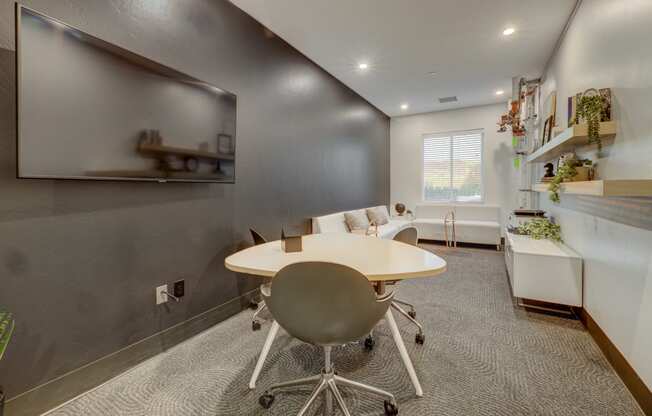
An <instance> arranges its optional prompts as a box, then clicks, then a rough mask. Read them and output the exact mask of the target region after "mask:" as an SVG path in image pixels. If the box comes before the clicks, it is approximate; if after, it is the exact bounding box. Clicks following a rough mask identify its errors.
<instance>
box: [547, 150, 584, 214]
mask: <svg viewBox="0 0 652 416" xmlns="http://www.w3.org/2000/svg"><path fill="white" fill-rule="evenodd" d="M592 179H593V162H592V161H591V160H589V159H577V158H576V157H575V156H574V155H572V156H567V157H564V158H562V159H560V161H559V167H558V168H557V173H556V174H555V176H554V178H552V180H551V181H550V185H548V191H550V194H549V197H550V200H551V201H552V202H554V203H559V190H560V189H561V184H562V183H563V182H573V181H589V180H592Z"/></svg>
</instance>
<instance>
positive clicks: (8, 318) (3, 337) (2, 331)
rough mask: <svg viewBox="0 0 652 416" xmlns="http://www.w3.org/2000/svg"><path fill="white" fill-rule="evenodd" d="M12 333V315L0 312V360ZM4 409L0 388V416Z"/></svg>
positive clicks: (3, 397) (3, 398)
mask: <svg viewBox="0 0 652 416" xmlns="http://www.w3.org/2000/svg"><path fill="white" fill-rule="evenodd" d="M13 331H14V318H13V315H12V314H11V313H9V312H0V360H2V356H3V355H4V352H5V350H6V349H7V345H9V339H10V338H11V334H12V333H13ZM4 408H5V394H4V391H3V390H2V386H0V416H2V415H3V414H4Z"/></svg>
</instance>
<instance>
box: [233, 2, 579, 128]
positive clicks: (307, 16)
mask: <svg viewBox="0 0 652 416" xmlns="http://www.w3.org/2000/svg"><path fill="white" fill-rule="evenodd" d="M231 1H232V2H233V3H234V4H235V5H236V6H238V7H240V8H241V9H242V10H244V11H245V12H247V13H248V14H250V15H251V16H253V17H254V18H255V19H256V20H258V21H259V22H261V23H262V24H263V25H265V26H267V27H268V28H269V29H271V30H272V31H273V32H275V33H276V34H278V35H279V36H280V37H282V38H283V39H285V40H286V41H287V42H289V43H290V44H291V45H292V46H294V47H295V48H297V49H298V50H299V51H301V52H302V53H303V54H305V55H306V56H308V57H309V58H310V59H312V60H313V61H315V62H316V63H317V64H319V65H320V66H322V67H323V68H324V69H326V70H327V71H328V72H330V73H331V74H333V75H334V76H335V77H337V78H338V79H340V80H341V81H342V82H344V83H345V84H346V85H348V86H349V87H351V88H352V89H353V90H354V91H356V92H357V93H358V94H360V95H361V96H363V97H364V98H366V99H367V100H368V101H369V102H371V103H372V104H374V105H375V106H377V107H378V108H380V109H381V110H382V111H384V112H385V113H386V114H388V115H390V116H397V115H404V114H415V113H423V112H429V111H439V110H445V109H450V108H460V107H469V106H475V105H482V104H490V103H497V102H506V100H507V96H508V95H509V94H510V93H511V78H512V77H513V76H517V75H527V76H530V77H537V76H540V75H541V72H542V70H543V68H544V66H545V64H546V62H547V60H548V58H549V57H550V55H551V53H552V51H553V49H554V45H555V43H556V42H557V39H558V38H559V36H560V34H561V32H562V30H563V28H564V25H565V23H566V21H567V19H568V17H569V15H570V13H571V11H572V9H573V7H574V5H575V1H576V0H231ZM508 26H513V27H515V28H516V30H517V31H516V33H515V34H514V35H512V36H510V37H505V36H503V34H502V31H503V30H504V29H505V28H506V27H508ZM362 62H365V63H368V64H369V69H368V70H366V71H361V70H360V69H359V68H358V64H359V63H362ZM431 71H436V73H437V74H436V75H434V76H433V75H429V74H428V73H429V72H431ZM498 89H502V90H504V91H505V95H504V96H502V97H497V96H496V95H495V91H496V90H498ZM452 95H456V96H457V97H458V100H459V101H458V102H457V103H451V104H440V103H439V102H438V100H437V99H438V98H439V97H447V96H452ZM402 103H408V104H409V109H408V110H405V111H404V110H401V108H400V106H401V104H402Z"/></svg>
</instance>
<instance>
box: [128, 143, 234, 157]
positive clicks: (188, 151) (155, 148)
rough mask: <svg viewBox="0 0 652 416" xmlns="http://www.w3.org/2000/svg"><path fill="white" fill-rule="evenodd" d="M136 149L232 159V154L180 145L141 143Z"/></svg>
mask: <svg viewBox="0 0 652 416" xmlns="http://www.w3.org/2000/svg"><path fill="white" fill-rule="evenodd" d="M138 150H140V151H141V152H145V153H151V154H159V155H175V156H182V157H196V158H201V159H209V160H233V159H234V157H233V155H224V154H220V153H214V152H207V151H205V150H195V149H183V148H181V147H172V146H163V145H156V144H141V145H139V146H138Z"/></svg>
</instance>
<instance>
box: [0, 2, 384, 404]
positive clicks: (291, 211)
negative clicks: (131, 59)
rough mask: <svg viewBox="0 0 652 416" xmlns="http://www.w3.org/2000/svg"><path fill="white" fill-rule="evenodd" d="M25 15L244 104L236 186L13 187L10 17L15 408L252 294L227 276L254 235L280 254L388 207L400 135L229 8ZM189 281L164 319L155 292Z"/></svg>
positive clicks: (9, 217)
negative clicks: (348, 214)
mask: <svg viewBox="0 0 652 416" xmlns="http://www.w3.org/2000/svg"><path fill="white" fill-rule="evenodd" d="M24 4H25V5H26V6H28V7H31V8H34V9H36V10H39V11H41V12H43V13H46V14H48V15H50V16H52V17H55V18H58V19H60V20H63V21H65V22H67V23H70V24H72V25H74V26H76V27H78V28H80V29H81V30H84V31H86V32H89V33H91V34H93V35H95V36H98V37H100V38H103V39H105V40H107V41H110V42H113V43H116V44H118V45H120V46H122V47H125V48H127V49H130V50H132V51H134V52H136V53H138V54H141V55H143V56H146V57H148V58H150V59H153V60H156V61H159V62H161V63H163V64H165V65H168V66H170V67H173V68H175V69H178V70H180V71H182V72H185V73H187V74H189V75H191V76H194V77H196V78H199V79H202V80H206V81H207V82H210V83H212V84H214V85H219V86H221V87H223V88H225V89H228V90H229V91H232V92H234V93H235V94H237V96H238V124H237V132H238V133H237V134H238V138H237V164H236V183H235V184H234V185H229V184H170V183H168V184H152V183H127V182H102V183H97V182H84V181H52V180H25V179H21V180H18V179H15V176H16V165H15V158H16V154H15V152H16V145H15V138H16V125H15V112H16V103H15V90H16V85H15V81H14V75H15V74H14V71H15V70H14V65H15V50H14V49H15V46H14V44H15V43H14V4H13V2H11V1H7V0H5V1H2V2H1V3H0V308H6V309H9V310H11V311H13V312H14V313H15V315H16V318H17V326H16V333H15V338H14V340H13V342H12V343H11V345H10V347H9V349H8V351H7V353H6V355H5V359H4V360H3V361H2V362H0V384H3V385H4V386H5V387H6V390H7V392H8V395H9V396H10V397H12V396H16V395H18V394H20V393H22V392H25V391H26V390H28V389H30V388H33V387H35V386H37V385H39V384H42V383H44V382H46V381H48V380H51V379H53V378H55V377H58V376H61V375H62V374H65V373H66V372H69V371H71V370H74V369H76V368H79V367H80V366H82V365H84V364H87V363H89V362H92V361H93V360H96V359H98V358H100V357H103V356H105V355H107V354H110V353H112V352H115V351H117V350H119V349H121V348H123V347H125V346H128V345H130V344H133V343H134V342H137V341H139V340H141V339H143V338H145V337H147V336H149V335H152V334H154V333H157V332H159V331H161V330H163V329H165V328H168V327H170V326H172V325H174V324H176V323H179V322H182V321H184V320H187V319H189V318H191V317H193V316H195V315H197V314H199V313H201V312H203V311H206V310H208V309H210V308H212V307H215V306H217V305H220V304H222V303H224V302H226V301H228V300H230V299H234V298H236V297H238V296H239V295H241V294H243V293H245V292H246V291H248V290H249V289H251V288H253V287H255V284H256V280H255V279H253V278H244V277H241V276H236V275H235V274H234V273H230V272H228V271H227V270H226V269H225V268H224V266H223V260H224V257H225V256H226V255H228V254H229V253H231V252H232V251H234V250H235V249H236V248H237V247H242V246H243V245H246V244H248V235H247V229H248V227H254V228H256V229H258V230H259V231H260V232H261V233H262V234H264V235H265V236H267V237H268V238H278V236H279V234H280V228H281V226H287V227H293V228H300V229H302V230H304V231H307V227H308V218H309V217H311V216H314V215H318V214H324V213H328V212H334V211H338V210H344V209H351V208H358V207H363V206H369V205H376V204H383V203H387V202H388V199H389V154H388V147H389V119H388V118H387V117H386V116H385V115H384V114H383V113H381V112H379V111H378V110H377V109H375V108H374V107H372V106H371V105H369V104H368V103H367V102H366V101H364V100H363V99H361V98H360V97H359V96H358V95H357V94H355V93H354V92H352V91H351V90H350V89H348V88H347V87H346V86H344V85H343V84H341V83H340V82H339V81H338V80H336V79H334V78H333V77H332V76H330V75H329V74H328V73H326V72H325V71H323V70H322V69H320V68H319V67H318V66H316V65H315V64H314V63H312V62H311V61H310V60H308V59H307V58H306V57H304V56H302V55H301V54H300V53H298V52H297V51H296V50H294V49H293V48H291V47H290V46H288V45H287V44H286V43H285V42H283V41H282V40H281V39H279V38H277V37H275V36H273V35H272V34H270V33H269V32H268V31H266V30H265V29H264V28H263V27H262V26H261V25H259V24H258V23H257V22H256V21H255V20H253V19H252V18H251V17H249V16H247V15H246V14H245V13H243V12H242V11H240V10H239V9H237V8H236V7H235V6H233V5H232V4H230V3H228V2H226V1H216V0H184V1H177V0H168V1H156V2H152V1H148V0H111V1H107V0H68V1H50V0H30V1H27V0H26V1H25V2H24ZM43 70H44V71H46V70H47V62H43ZM71 93H74V91H71ZM52 105H57V103H52ZM50 128H52V129H57V126H56V125H52V126H50ZM179 278H185V279H186V281H187V296H186V298H185V299H184V301H183V303H181V304H169V305H168V306H162V307H161V306H159V307H157V306H155V305H154V287H155V286H157V285H160V284H162V283H165V282H172V281H174V280H177V279H179ZM242 330H243V331H247V330H249V328H242ZM234 336H237V334H234Z"/></svg>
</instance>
